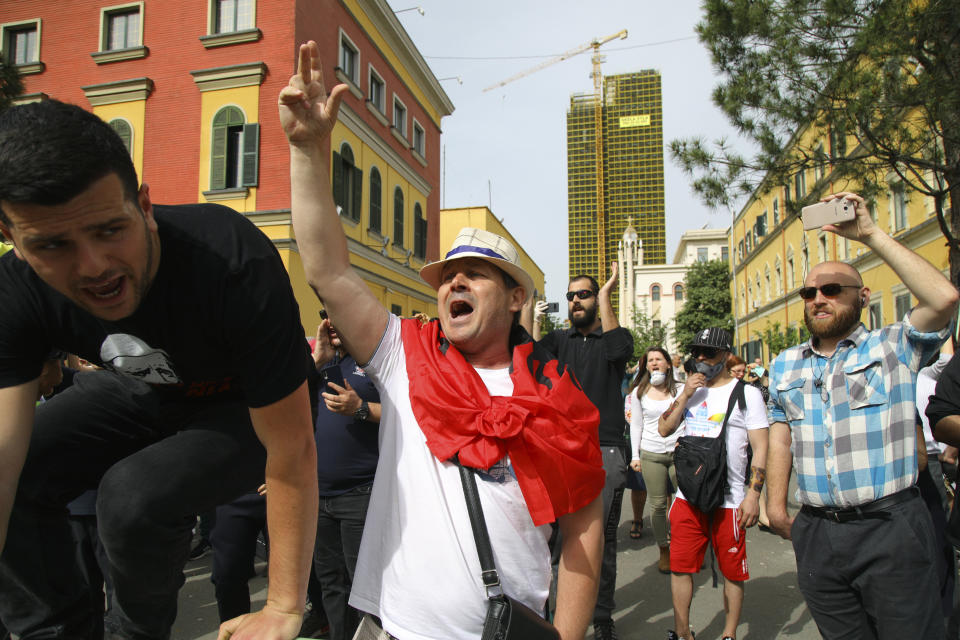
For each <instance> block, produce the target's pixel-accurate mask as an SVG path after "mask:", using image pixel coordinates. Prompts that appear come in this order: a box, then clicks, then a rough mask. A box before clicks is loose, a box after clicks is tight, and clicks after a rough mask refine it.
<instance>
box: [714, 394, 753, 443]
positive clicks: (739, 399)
mask: <svg viewBox="0 0 960 640" xmlns="http://www.w3.org/2000/svg"><path fill="white" fill-rule="evenodd" d="M734 402H736V403H737V404H738V405H739V406H740V411H744V410H746V408H747V399H746V397H745V396H744V393H743V380H737V384H736V385H734V387H733V391H731V392H730V402H728V403H727V413H726V415H724V416H723V426H721V427H720V435H719V436H717V437H718V438H722V437H723V434H724V433H726V431H727V422H729V420H730V414H731V413H733V403H734Z"/></svg>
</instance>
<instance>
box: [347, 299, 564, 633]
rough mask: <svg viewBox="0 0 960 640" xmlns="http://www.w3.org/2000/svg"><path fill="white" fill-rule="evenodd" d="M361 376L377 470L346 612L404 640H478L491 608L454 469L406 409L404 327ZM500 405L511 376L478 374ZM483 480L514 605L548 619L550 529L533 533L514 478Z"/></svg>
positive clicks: (500, 472) (494, 541) (483, 497)
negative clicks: (367, 382) (374, 413)
mask: <svg viewBox="0 0 960 640" xmlns="http://www.w3.org/2000/svg"><path fill="white" fill-rule="evenodd" d="M364 370H365V371H366V372H367V373H368V374H369V375H370V376H371V378H372V379H373V381H374V383H375V384H376V386H377V389H378V390H379V392H380V403H381V419H380V461H379V464H378V465H377V474H376V478H375V480H374V483H373V491H372V493H371V496H370V506H369V509H368V510H367V520H366V525H365V527H364V531H363V540H362V541H361V543H360V555H359V558H358V559H357V569H356V573H355V575H354V580H353V590H352V592H351V594H350V604H351V605H352V606H353V607H355V608H357V609H359V610H361V611H366V612H368V613H371V614H373V615H375V616H378V617H379V618H380V619H381V620H382V622H383V628H384V629H385V630H386V631H387V632H389V633H390V634H392V635H394V636H396V637H398V638H400V639H401V640H460V639H463V640H467V639H470V640H475V639H476V638H479V637H480V632H481V629H482V628H483V619H484V615H485V614H486V608H487V600H486V592H485V591H484V587H483V583H482V581H481V579H480V561H479V560H478V559H477V548H476V544H475V543H474V538H473V531H472V530H471V528H470V516H469V515H468V513H467V505H466V502H465V500H464V496H463V486H462V485H461V483H460V473H459V470H458V469H457V467H456V466H454V465H453V464H450V463H445V462H440V461H439V460H437V459H436V458H435V457H434V456H433V454H432V453H431V452H430V450H429V449H428V448H427V445H426V438H425V437H424V435H423V431H421V430H420V427H419V426H418V424H417V421H416V419H415V418H414V415H413V410H412V409H411V407H410V393H409V389H410V383H409V380H408V378H407V365H406V357H405V354H404V350H403V344H402V342H401V331H400V321H399V319H398V318H397V317H395V316H390V321H389V323H388V325H387V329H386V331H385V332H384V335H383V338H382V340H381V343H380V345H379V346H378V347H377V351H376V353H375V354H374V355H373V358H371V360H370V362H369V363H368V364H367V366H366V367H364ZM478 374H479V375H480V377H481V379H482V380H483V381H484V384H486V385H487V388H488V390H490V392H491V394H494V395H510V394H512V393H513V381H512V380H511V379H510V376H509V372H508V370H507V369H500V370H479V371H478ZM502 462H503V461H501V463H497V465H494V467H493V468H492V469H491V470H490V472H491V474H492V475H493V476H498V477H499V480H497V479H494V478H493V477H492V476H484V475H478V476H477V485H478V487H479V492H480V502H481V504H482V506H483V514H484V518H485V519H486V521H487V529H488V530H489V532H490V545H491V547H492V548H493V555H494V561H495V562H496V565H497V570H498V571H499V573H500V582H501V583H502V585H503V590H504V592H505V593H507V594H508V595H510V596H512V597H513V598H516V599H517V600H520V601H521V602H523V603H524V604H525V605H527V606H528V607H530V608H531V609H533V610H534V611H542V610H543V607H544V603H545V602H546V599H547V592H548V590H549V588H550V553H549V550H548V548H547V539H548V537H549V535H550V526H549V525H544V526H541V527H535V526H534V525H533V520H532V519H531V518H530V513H529V512H528V511H527V506H526V503H525V502H524V499H523V495H522V494H521V493H520V486H519V484H518V483H517V480H516V477H515V476H514V475H513V472H512V468H510V467H509V466H505V465H503V464H502Z"/></svg>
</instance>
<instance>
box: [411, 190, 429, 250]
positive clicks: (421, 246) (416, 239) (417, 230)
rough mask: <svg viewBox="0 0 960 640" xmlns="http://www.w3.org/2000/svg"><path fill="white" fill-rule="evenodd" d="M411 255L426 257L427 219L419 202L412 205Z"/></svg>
mask: <svg viewBox="0 0 960 640" xmlns="http://www.w3.org/2000/svg"><path fill="white" fill-rule="evenodd" d="M413 256H414V257H415V258H419V259H421V260H423V259H425V258H426V257H427V219H426V218H424V217H423V209H422V208H421V207H420V203H419V202H417V203H414V205H413Z"/></svg>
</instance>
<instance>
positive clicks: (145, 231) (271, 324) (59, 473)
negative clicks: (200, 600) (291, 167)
mask: <svg viewBox="0 0 960 640" xmlns="http://www.w3.org/2000/svg"><path fill="white" fill-rule="evenodd" d="M0 231H2V233H3V235H4V236H5V237H6V238H7V240H9V241H10V242H11V243H12V244H13V246H14V250H13V251H11V252H10V253H8V254H6V255H4V256H3V257H2V258H0V299H2V300H3V305H2V306H0V549H2V554H0V617H2V618H3V620H4V622H5V623H6V624H7V625H8V626H9V628H10V630H11V631H12V632H13V633H15V634H16V635H18V636H20V637H21V638H24V639H25V640H32V639H34V638H88V637H93V635H92V634H93V633H94V632H93V628H94V625H95V620H94V617H95V616H96V615H97V614H96V613H95V612H96V611H97V609H96V608H94V607H93V606H92V604H91V602H90V596H91V594H90V591H89V589H87V588H86V586H85V585H84V581H83V579H82V577H81V573H80V570H79V567H78V565H77V562H76V559H75V550H74V543H73V539H72V538H71V535H70V528H69V524H68V520H67V509H66V504H67V503H68V502H70V501H71V500H73V499H74V498H75V497H77V496H78V495H80V494H81V493H83V492H84V491H86V490H88V489H99V491H98V498H97V521H98V526H99V530H100V536H101V539H102V541H103V544H104V547H105V549H106V551H107V555H108V556H109V559H110V565H111V572H112V579H113V584H114V588H115V592H114V598H115V605H116V608H115V610H116V614H117V618H118V621H119V625H120V628H119V629H118V631H117V633H116V635H115V636H112V637H119V638H125V639H136V640H166V639H168V638H169V637H170V630H171V628H172V626H173V623H174V619H175V618H176V612H177V592H178V590H179V588H180V586H181V585H183V582H184V576H183V566H184V563H185V562H186V560H187V555H188V553H189V550H190V537H191V534H190V530H191V527H192V526H193V522H194V520H195V517H196V514H197V513H199V512H201V511H205V510H208V509H211V508H213V507H215V506H216V505H218V504H221V503H224V502H229V501H230V500H232V499H234V498H235V497H237V496H238V495H240V494H242V493H244V492H246V491H249V490H252V489H254V488H256V487H257V486H258V485H259V484H261V483H262V482H264V479H266V480H267V482H269V483H270V485H271V494H270V498H269V500H268V505H267V509H268V519H269V522H270V535H271V542H272V548H271V551H272V553H271V558H270V584H269V591H268V595H267V602H266V604H265V606H264V608H263V609H262V610H261V611H259V612H256V613H254V614H250V615H248V616H246V617H244V618H241V619H236V620H234V621H232V622H229V623H227V626H226V628H225V630H224V631H223V632H222V633H221V637H226V636H227V635H229V634H230V632H235V638H236V640H242V639H254V638H255V639H257V640H264V639H268V640H290V639H291V638H293V637H295V636H296V633H297V631H298V630H299V628H300V618H301V616H302V613H303V607H304V599H305V592H306V582H307V576H308V571H309V558H310V551H311V549H312V546H313V538H314V535H315V534H314V532H315V527H316V520H317V518H316V513H317V511H316V509H317V479H316V458H315V456H316V449H315V447H314V446H313V438H312V429H311V419H310V418H311V416H310V403H309V394H308V391H307V383H306V380H307V376H308V374H309V373H310V369H311V362H310V357H309V351H308V348H307V345H306V341H305V340H304V337H303V328H302V326H301V325H300V313H299V309H298V307H297V303H296V300H295V298H294V296H293V290H292V288H291V287H290V284H289V279H288V277H287V274H286V270H285V269H284V266H283V262H282V261H281V260H280V256H279V254H278V253H277V251H276V248H275V247H274V246H273V244H272V243H271V242H270V240H269V239H268V238H266V236H264V235H263V233H261V232H260V231H259V230H258V229H257V228H256V227H255V226H254V225H253V224H252V223H250V221H249V220H247V219H246V218H244V217H243V216H241V215H238V214H237V213H236V212H235V211H232V210H230V209H227V208H225V207H221V206H219V205H210V204H200V205H182V206H170V207H168V206H162V205H156V204H154V203H153V202H152V201H151V198H150V192H149V188H148V187H147V185H146V184H139V182H138V180H137V175H136V171H135V169H134V166H133V162H132V161H131V159H130V154H129V152H128V151H127V149H126V148H125V147H124V145H123V142H122V141H121V140H120V138H119V137H118V136H117V134H116V132H114V131H113V129H112V128H111V127H110V126H109V125H108V124H107V123H105V122H103V121H102V120H101V119H100V118H98V117H97V116H96V115H94V114H92V113H90V112H88V111H85V110H84V109H81V108H80V107H77V106H73V105H68V104H64V103H62V102H58V101H56V100H46V101H43V102H39V103H33V104H28V105H22V106H18V107H11V108H10V109H7V110H6V111H4V112H3V113H2V114H0ZM54 348H56V349H62V350H64V351H67V352H69V353H74V354H78V355H79V356H80V357H82V358H84V359H86V360H89V361H91V362H93V363H95V364H97V365H98V366H100V367H103V368H105V369H107V370H106V371H96V372H90V373H79V374H78V375H77V376H76V378H75V383H74V385H73V386H72V387H70V388H69V389H67V390H65V391H63V392H62V393H59V394H57V395H55V396H54V397H52V398H51V399H50V401H49V402H45V403H43V404H42V405H41V406H40V407H39V408H37V409H36V416H35V415H34V413H35V410H34V403H35V400H36V397H37V390H38V386H39V382H38V379H39V376H40V372H41V365H42V363H43V359H44V357H45V356H46V354H48V353H49V352H50V351H51V349H54Z"/></svg>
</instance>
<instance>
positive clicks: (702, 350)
mask: <svg viewBox="0 0 960 640" xmlns="http://www.w3.org/2000/svg"><path fill="white" fill-rule="evenodd" d="M718 353H720V349H717V348H715V347H691V348H690V355H692V356H693V357H694V358H699V357H700V356H703V357H704V358H706V359H708V360H709V359H710V358H713V357H714V356H716V355H717V354H718Z"/></svg>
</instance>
